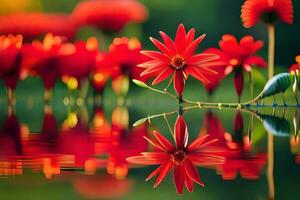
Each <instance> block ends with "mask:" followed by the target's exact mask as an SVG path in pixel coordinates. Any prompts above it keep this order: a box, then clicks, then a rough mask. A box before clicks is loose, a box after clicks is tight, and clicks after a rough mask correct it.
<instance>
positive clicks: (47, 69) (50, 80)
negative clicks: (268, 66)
mask: <svg viewBox="0 0 300 200" xmlns="http://www.w3.org/2000/svg"><path fill="white" fill-rule="evenodd" d="M62 41H63V38H61V37H58V36H53V35H52V34H51V33H49V34H47V35H46V36H45V38H44V40H43V42H40V41H33V42H32V44H25V45H24V46H23V48H22V55H23V61H22V68H23V69H22V70H23V73H25V75H26V74H27V73H30V74H33V75H35V74H38V75H39V76H40V77H41V78H42V80H43V82H44V86H45V88H46V89H51V88H53V87H54V85H55V81H56V78H57V76H58V75H59V71H58V68H57V65H56V61H55V59H56V58H57V56H58V52H59V50H60V47H61V44H62Z"/></svg>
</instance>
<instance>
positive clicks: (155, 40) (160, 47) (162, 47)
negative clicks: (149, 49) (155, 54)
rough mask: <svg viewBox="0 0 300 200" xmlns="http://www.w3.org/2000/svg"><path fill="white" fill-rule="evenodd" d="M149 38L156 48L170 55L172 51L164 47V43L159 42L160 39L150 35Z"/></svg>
mask: <svg viewBox="0 0 300 200" xmlns="http://www.w3.org/2000/svg"><path fill="white" fill-rule="evenodd" d="M150 40H151V42H152V43H153V44H154V45H155V46H156V48H158V49H159V50H160V51H161V52H162V53H164V54H166V55H168V56H169V57H170V56H171V55H172V53H171V52H170V50H169V49H168V47H166V45H164V44H163V43H161V42H160V41H158V40H157V39H155V38H152V37H150Z"/></svg>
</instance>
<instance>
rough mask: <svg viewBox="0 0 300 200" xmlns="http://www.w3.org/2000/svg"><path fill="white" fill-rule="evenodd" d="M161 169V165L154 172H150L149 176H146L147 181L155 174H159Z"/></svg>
mask: <svg viewBox="0 0 300 200" xmlns="http://www.w3.org/2000/svg"><path fill="white" fill-rule="evenodd" d="M160 171H161V166H159V167H158V168H157V169H156V170H154V171H153V172H151V174H149V176H148V177H147V178H146V181H149V180H150V179H152V178H153V177H154V176H156V175H157V174H159V173H160Z"/></svg>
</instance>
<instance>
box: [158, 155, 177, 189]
mask: <svg viewBox="0 0 300 200" xmlns="http://www.w3.org/2000/svg"><path fill="white" fill-rule="evenodd" d="M172 167H173V161H172V160H169V161H168V163H166V164H164V165H161V170H160V173H159V175H158V177H157V179H156V181H155V183H154V188H156V187H157V186H158V185H159V184H160V183H161V182H162V181H163V179H164V178H165V177H166V176H167V175H168V173H169V172H170V171H171V169H172Z"/></svg>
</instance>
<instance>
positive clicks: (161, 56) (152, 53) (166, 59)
mask: <svg viewBox="0 0 300 200" xmlns="http://www.w3.org/2000/svg"><path fill="white" fill-rule="evenodd" d="M141 54H143V55H145V56H147V57H149V58H153V59H156V60H162V61H164V62H169V61H170V58H169V57H168V56H166V55H165V54H162V53H160V52H158V51H141Z"/></svg>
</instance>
